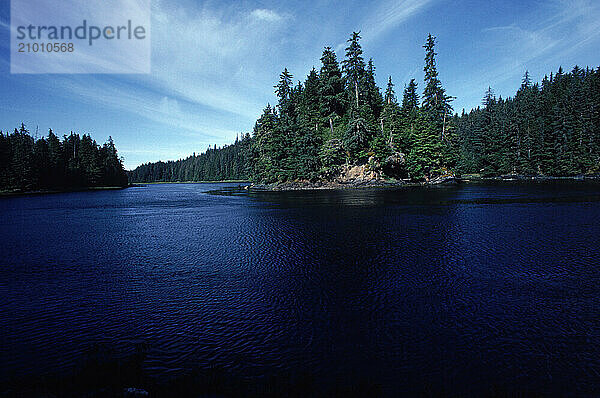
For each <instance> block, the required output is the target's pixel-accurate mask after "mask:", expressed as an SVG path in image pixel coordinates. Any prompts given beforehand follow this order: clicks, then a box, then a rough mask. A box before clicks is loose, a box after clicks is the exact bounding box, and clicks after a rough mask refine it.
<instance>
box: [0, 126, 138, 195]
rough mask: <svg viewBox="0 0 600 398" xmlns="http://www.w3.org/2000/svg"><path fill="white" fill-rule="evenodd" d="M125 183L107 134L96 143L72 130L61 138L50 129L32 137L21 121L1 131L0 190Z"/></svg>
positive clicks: (104, 185)
mask: <svg viewBox="0 0 600 398" xmlns="http://www.w3.org/2000/svg"><path fill="white" fill-rule="evenodd" d="M124 186H127V174H126V172H125V169H124V168H123V162H122V160H121V159H120V158H119V156H118V154H117V149H116V148H115V145H114V143H113V141H112V138H110V137H109V139H108V142H106V143H105V144H104V145H102V146H99V145H98V144H97V143H96V141H94V140H93V139H92V138H91V137H90V136H89V135H87V134H84V135H83V136H81V137H80V136H79V135H78V134H74V133H73V132H71V134H69V135H65V136H64V137H63V140H62V142H61V140H60V139H59V138H58V137H57V136H56V135H55V134H54V133H53V132H52V130H50V131H49V132H48V136H47V137H42V138H34V137H33V136H32V135H31V133H30V132H29V131H28V130H27V129H26V128H25V125H24V124H21V127H20V128H19V129H15V130H14V132H13V133H3V132H2V131H0V190H2V191H35V190H61V189H76V188H90V187H124Z"/></svg>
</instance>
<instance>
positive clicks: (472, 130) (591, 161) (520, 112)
mask: <svg viewBox="0 0 600 398" xmlns="http://www.w3.org/2000/svg"><path fill="white" fill-rule="evenodd" d="M599 80H600V78H599V74H598V71H597V70H589V69H586V70H583V69H581V68H579V67H577V66H576V67H575V68H574V69H573V71H572V72H571V73H567V74H565V73H564V72H563V71H562V68H561V69H559V71H558V73H557V74H555V75H553V74H551V75H550V77H549V78H548V77H545V78H544V79H543V81H542V83H541V85H540V84H533V83H532V82H531V78H530V76H529V73H528V72H526V73H525V76H524V77H523V81H522V84H521V87H520V88H519V91H518V92H517V94H516V96H515V97H514V98H509V99H507V100H503V99H502V98H500V99H496V98H495V96H494V95H493V90H491V88H488V90H487V91H486V93H485V95H484V99H483V106H484V107H483V108H477V109H474V110H472V111H471V112H470V113H468V114H463V115H462V116H461V117H460V118H457V121H456V126H457V135H458V138H459V142H460V145H459V147H460V149H459V156H458V164H457V168H458V170H459V171H462V172H466V173H481V174H483V175H499V174H523V175H550V176H573V175H578V174H586V173H597V172H598V165H599V164H600V145H599V138H600V131H599V130H600V129H599V127H600V125H599V124H598V123H599V119H598V109H599V108H600V102H599V99H600V98H599V95H598V82H599Z"/></svg>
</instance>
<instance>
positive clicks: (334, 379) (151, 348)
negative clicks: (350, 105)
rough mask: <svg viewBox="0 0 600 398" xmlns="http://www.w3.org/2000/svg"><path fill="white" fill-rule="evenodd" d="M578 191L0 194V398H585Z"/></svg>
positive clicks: (585, 198)
mask: <svg viewBox="0 0 600 398" xmlns="http://www.w3.org/2000/svg"><path fill="white" fill-rule="evenodd" d="M236 185H237V184H236ZM207 191H211V194H207ZM598 196H600V190H599V189H598V185H595V184H588V183H581V184H580V183H564V182H561V183H540V184H531V183H530V184H464V185H458V186H451V187H428V188H419V187H413V188H404V189H393V190H389V189H386V190H371V189H369V190H348V191H292V192H261V191H250V192H248V191H245V190H243V189H240V188H238V187H237V186H235V185H232V184H230V185H225V184H212V185H185V184H180V185H161V186H149V187H144V188H134V189H130V190H125V191H119V192H107V193H98V195H91V194H85V193H82V194H64V195H55V196H51V197H50V196H49V197H36V198H19V199H9V200H5V201H2V202H0V216H1V217H0V227H1V228H0V241H1V242H3V245H4V246H2V247H0V249H1V250H2V253H1V254H2V258H3V259H4V261H5V263H6V264H5V265H4V266H3V267H1V268H0V276H1V278H0V298H1V300H0V330H2V331H3V337H4V340H3V341H4V342H10V344H8V343H6V349H5V350H0V376H1V377H0V397H1V396H10V397H12V396H15V397H16V396H36V397H40V396H44V397H53V396H56V397H63V396H66V397H75V396H77V397H79V396H87V397H104V396H122V395H123V394H122V393H123V391H124V388H128V387H135V388H139V389H143V390H145V391H147V392H148V393H149V396H156V397H162V396H183V397H185V396H196V397H197V396H201V397H207V396H212V397H237V396H244V397H246V396H250V397H252V396H256V397H259V396H260V397H275V396H397V395H404V396H448V395H451V396H452V395H454V396H535V395H542V394H543V395H569V394H570V395H581V396H595V395H596V396H597V393H598V392H600V384H599V383H598V379H597V376H596V375H597V374H598V372H600V360H599V359H598V358H600V348H599V347H600V338H599V337H598V336H599V335H598V333H596V332H597V330H600V323H599V319H600V318H599V317H598V308H600V307H599V305H600V302H599V298H598V297H600V294H598V286H600V271H599V268H598V266H597V265H598V258H599V257H600V230H599V228H600V207H599V206H598ZM139 342H144V343H143V344H142V343H139ZM90 347H91V348H90ZM52 372H55V373H52ZM40 374H42V375H43V374H46V375H48V374H55V376H39V375H40ZM13 376H14V377H13ZM7 379H12V382H11V381H10V380H7ZM130 396H131V395H130Z"/></svg>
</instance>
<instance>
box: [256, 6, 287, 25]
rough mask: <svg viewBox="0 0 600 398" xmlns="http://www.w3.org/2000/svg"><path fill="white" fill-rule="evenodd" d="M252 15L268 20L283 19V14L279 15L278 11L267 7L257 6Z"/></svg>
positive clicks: (276, 20) (277, 20)
mask: <svg viewBox="0 0 600 398" xmlns="http://www.w3.org/2000/svg"><path fill="white" fill-rule="evenodd" d="M250 15H251V16H252V17H253V18H256V19H258V20H261V21H266V22H279V21H281V20H282V19H283V16H281V15H279V14H278V13H277V12H275V11H273V10H268V9H266V8H257V9H256V10H254V11H252V12H251V13H250Z"/></svg>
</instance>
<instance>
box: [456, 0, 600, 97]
mask: <svg viewBox="0 0 600 398" xmlns="http://www.w3.org/2000/svg"><path fill="white" fill-rule="evenodd" d="M538 13H539V15H543V16H542V17H541V18H539V19H538V20H536V21H535V22H534V23H528V24H525V23H516V22H515V23H513V24H510V25H506V26H494V27H489V28H485V29H483V30H482V32H481V37H480V40H479V45H480V49H481V51H489V49H493V51H494V59H495V61H494V62H493V64H492V66H491V67H490V65H489V64H485V65H482V66H483V67H484V68H485V69H483V70H481V71H478V72H477V73H475V74H474V75H475V76H476V77H475V78H473V76H471V75H470V76H467V77H465V81H464V82H461V89H462V95H463V97H469V96H478V95H482V93H483V88H484V87H487V86H488V85H492V86H494V85H500V84H502V83H503V82H506V81H517V82H518V79H519V77H520V76H521V75H522V74H523V73H524V72H525V70H530V71H531V69H532V67H535V66H538V65H540V67H543V70H541V71H540V72H541V73H548V72H549V71H548V70H547V68H548V67H551V66H558V65H563V66H564V67H569V66H570V65H571V64H572V63H577V62H578V61H577V59H573V54H575V53H576V52H577V51H579V50H581V49H582V48H583V47H585V46H586V45H588V44H590V43H593V42H597V41H598V40H599V39H600V3H598V2H595V1H589V0H552V1H548V2H546V3H544V4H543V6H541V7H540V9H539V10H538ZM571 66H572V65H571ZM512 94H514V93H512V92H511V93H510V95H512Z"/></svg>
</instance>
